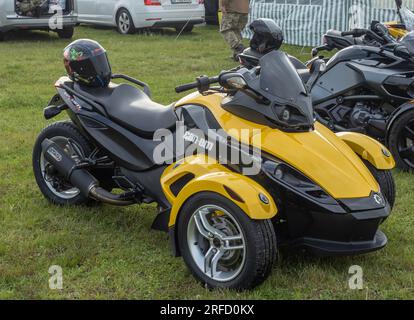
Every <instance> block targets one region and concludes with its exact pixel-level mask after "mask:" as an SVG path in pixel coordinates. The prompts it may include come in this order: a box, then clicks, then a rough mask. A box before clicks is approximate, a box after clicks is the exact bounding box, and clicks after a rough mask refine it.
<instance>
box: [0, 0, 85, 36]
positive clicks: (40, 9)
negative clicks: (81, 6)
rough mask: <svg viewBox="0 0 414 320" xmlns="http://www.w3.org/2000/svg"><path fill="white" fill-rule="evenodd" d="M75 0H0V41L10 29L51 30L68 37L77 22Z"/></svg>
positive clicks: (71, 34)
mask: <svg viewBox="0 0 414 320" xmlns="http://www.w3.org/2000/svg"><path fill="white" fill-rule="evenodd" d="M77 12H78V10H77V2H76V0H0V41H1V40H3V39H4V35H5V33H6V32H8V31H10V30H19V29H20V30H22V29H24V30H47V31H49V30H51V31H55V32H56V33H57V34H58V36H59V37H60V38H64V39H70V38H72V36H73V32H74V27H75V26H76V24H77V22H78V21H77V20H78V14H77Z"/></svg>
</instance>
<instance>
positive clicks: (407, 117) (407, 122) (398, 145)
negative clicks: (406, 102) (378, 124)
mask: <svg viewBox="0 0 414 320" xmlns="http://www.w3.org/2000/svg"><path fill="white" fill-rule="evenodd" d="M388 147H389V149H390V151H391V153H392V155H393V156H394V158H395V161H396V162H397V166H398V167H399V168H401V169H402V170H405V171H410V170H414V110H410V111H407V112H405V113H403V114H402V115H401V116H399V117H398V118H397V119H396V120H395V121H394V124H393V125H392V127H391V129H390V132H389V135H388Z"/></svg>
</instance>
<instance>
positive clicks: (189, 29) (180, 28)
mask: <svg viewBox="0 0 414 320" xmlns="http://www.w3.org/2000/svg"><path fill="white" fill-rule="evenodd" d="M193 29H194V25H192V24H190V25H187V26H177V27H175V31H176V32H177V33H180V32H181V33H190V32H192V31H193Z"/></svg>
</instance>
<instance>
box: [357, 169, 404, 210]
mask: <svg viewBox="0 0 414 320" xmlns="http://www.w3.org/2000/svg"><path fill="white" fill-rule="evenodd" d="M364 162H365V165H366V166H367V167H368V169H369V171H371V174H372V175H373V176H374V178H375V180H377V182H378V184H379V186H380V188H381V192H382V194H383V195H384V197H385V198H386V199H387V201H388V203H389V204H390V206H391V209H392V208H393V207H394V204H395V196H396V192H395V181H394V177H393V175H392V172H391V170H378V169H377V168H375V167H374V166H373V165H372V164H371V163H369V162H367V161H364Z"/></svg>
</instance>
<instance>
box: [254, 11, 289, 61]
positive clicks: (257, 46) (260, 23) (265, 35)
mask: <svg viewBox="0 0 414 320" xmlns="http://www.w3.org/2000/svg"><path fill="white" fill-rule="evenodd" d="M249 28H250V30H251V31H252V32H253V38H252V39H251V41H250V47H251V48H252V49H253V50H255V51H257V52H259V53H262V54H265V53H268V52H270V51H272V50H278V49H279V48H280V47H281V46H282V43H283V31H282V29H281V28H280V27H279V26H278V25H277V24H276V22H274V21H273V20H271V19H264V18H261V19H257V20H255V21H253V22H252V23H251V24H250V26H249Z"/></svg>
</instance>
